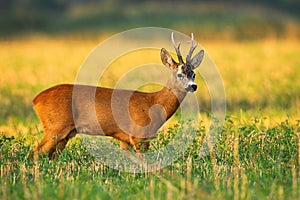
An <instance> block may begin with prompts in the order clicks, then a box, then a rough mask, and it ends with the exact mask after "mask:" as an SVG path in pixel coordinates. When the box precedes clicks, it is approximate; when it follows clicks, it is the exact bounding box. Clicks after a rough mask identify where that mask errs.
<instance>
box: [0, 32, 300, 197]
mask: <svg viewBox="0 0 300 200" xmlns="http://www.w3.org/2000/svg"><path fill="white" fill-rule="evenodd" d="M104 38H105V37H99V38H96V39H78V38H77V39H76V38H70V37H57V38H49V37H44V36H39V37H32V38H30V37H29V38H26V39H13V40H5V41H1V42H0V55H1V57H0V59H1V66H0V67H1V71H2V76H1V78H0V105H1V109H0V132H1V136H0V144H1V145H0V198H1V199H53V198H56V199H66V198H72V199H85V198H93V199H133V198H141V199H199V198H205V199H289V198H292V199H300V154H299V152H300V118H299V116H300V113H299V111H300V99H299V98H300V79H299V75H300V68H299V66H300V62H299V59H298V55H299V54H300V41H299V40H297V39H280V40H277V39H264V40H255V41H244V42H236V41H233V40H226V41H216V40H213V41H203V42H204V43H202V45H203V46H204V47H205V49H206V51H207V52H208V53H209V55H210V56H211V57H212V58H213V59H214V61H215V63H216V65H217V66H218V67H219V70H220V73H221V75H222V78H223V81H224V84H225V90H226V95H227V105H228V111H227V114H228V116H227V118H226V122H225V124H224V126H223V127H219V134H218V140H217V142H216V145H215V147H214V149H213V151H212V152H210V154H209V155H207V156H204V157H200V156H199V149H200V147H201V145H202V142H203V138H204V135H205V134H206V133H207V130H208V128H209V123H210V118H209V108H210V106H209V104H210V97H209V93H208V92H207V89H206V87H205V84H204V82H203V81H202V80H201V78H200V77H199V76H198V77H197V79H198V80H197V81H198V83H199V85H200V87H199V92H198V93H197V96H198V98H199V99H200V102H201V103H200V109H201V112H202V113H201V120H202V122H201V124H200V125H199V130H198V131H197V137H196V138H195V139H194V141H193V143H192V144H191V145H190V146H189V148H188V150H187V151H186V152H185V153H184V154H183V155H182V156H180V158H179V159H178V160H177V161H176V162H174V163H173V164H171V165H170V166H167V167H166V168H164V169H163V170H160V171H157V172H154V173H144V174H131V173H125V172H119V171H117V170H114V169H111V168H108V167H106V166H104V165H103V164H101V163H99V162H98V161H97V160H95V158H93V156H92V155H90V154H89V152H88V151H87V149H85V147H84V145H83V144H82V141H81V140H80V138H76V139H74V140H72V141H71V143H70V144H69V145H68V147H67V149H66V150H65V151H64V152H63V153H62V155H61V156H60V157H58V158H57V159H56V160H54V161H50V162H49V161H48V160H47V159H46V158H43V159H41V160H39V161H38V163H34V162H32V161H31V160H30V159H28V157H29V155H30V152H31V151H32V149H33V148H34V146H35V145H36V144H37V142H38V141H39V139H40V138H41V136H42V134H43V130H42V128H41V125H40V123H39V121H38V119H37V117H36V116H35V114H34V112H33V110H32V105H31V101H32V99H33V98H34V96H35V95H36V94H37V93H38V92H40V91H41V90H43V89H46V88H48V87H50V86H52V85H54V84H58V83H72V82H74V78H75V76H76V73H77V70H78V69H79V66H80V65H81V63H82V62H83V61H84V59H85V57H86V56H87V55H88V53H89V52H90V51H91V49H92V48H94V47H95V46H96V45H97V44H98V43H99V42H100V41H102V40H103V39H104ZM200 42H201V41H200ZM141 53H142V54H143V56H140V57H138V58H136V59H135V60H133V59H132V58H130V56H129V57H124V58H121V59H120V60H118V61H117V62H115V63H114V65H116V67H115V68H113V69H115V70H116V71H115V72H113V73H110V74H118V73H117V72H118V69H119V68H122V69H123V70H124V67H125V69H126V66H127V65H128V64H127V63H129V62H130V63H131V65H134V64H135V63H137V64H138V63H143V62H144V60H147V56H153V55H150V54H149V53H147V52H146V53H143V52H141ZM142 57H143V58H142ZM157 57H158V59H159V55H157ZM119 65H120V66H119ZM109 78H110V79H112V78H113V77H109ZM115 78H117V77H115ZM107 85H108V86H109V82H107ZM179 128H180V125H178V124H174V123H172V124H170V125H169V126H168V128H163V129H162V130H161V131H160V133H159V134H158V136H157V138H156V139H154V140H153V141H152V142H151V150H155V149H157V148H160V147H162V146H164V145H165V144H167V143H168V142H169V141H170V140H171V139H172V138H173V137H174V132H176V131H175V130H178V129H179Z"/></svg>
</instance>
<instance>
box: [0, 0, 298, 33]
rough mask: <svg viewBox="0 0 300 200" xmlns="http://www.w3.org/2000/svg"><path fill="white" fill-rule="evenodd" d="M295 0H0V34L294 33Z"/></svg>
mask: <svg viewBox="0 0 300 200" xmlns="http://www.w3.org/2000/svg"><path fill="white" fill-rule="evenodd" d="M299 10H300V2H299V1H298V0H230V1H220V0H209V1H208V0H202V1H197V0H181V1H180V0H169V1H168V0H167V1H159V0H150V1H146V0H131V1H130V0H123V1H122V0H100V1H99V0H43V1H39V0H0V12H1V18H0V27H1V28H0V34H1V36H2V37H10V36H18V35H23V34H32V33H43V34H71V35H74V34H78V35H85V34H89V35H92V36H95V35H99V34H103V33H111V32H119V31H122V30H127V29H131V28H135V27H140V26H159V27H166V28H172V29H176V30H180V31H187V32H189V31H190V29H193V31H196V30H197V31H199V32H200V31H201V36H202V37H203V38H222V39H261V38H266V37H275V38H285V37H299V32H300V31H299V26H298V21H299V17H300V12H299Z"/></svg>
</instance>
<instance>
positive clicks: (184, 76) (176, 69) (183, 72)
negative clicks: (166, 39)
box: [161, 32, 204, 92]
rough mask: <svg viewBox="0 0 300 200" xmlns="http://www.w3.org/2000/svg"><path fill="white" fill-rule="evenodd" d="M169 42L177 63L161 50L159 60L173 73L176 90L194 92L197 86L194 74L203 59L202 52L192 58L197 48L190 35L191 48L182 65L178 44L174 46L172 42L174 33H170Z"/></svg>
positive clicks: (164, 50)
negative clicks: (172, 47)
mask: <svg viewBox="0 0 300 200" xmlns="http://www.w3.org/2000/svg"><path fill="white" fill-rule="evenodd" d="M171 41H172V43H173V46H174V48H175V51H176V54H177V57H178V63H177V62H176V61H175V60H174V59H173V58H172V56H171V55H170V54H169V52H168V51H167V50H166V49H164V48H162V50H161V60H162V62H163V64H164V65H165V66H166V67H168V68H169V69H171V70H172V71H173V73H172V74H173V82H174V84H175V85H176V88H177V89H179V90H182V91H186V92H195V91H196V90H197V84H196V83H195V82H194V80H195V76H196V74H195V72H194V71H193V70H194V69H196V68H197V67H198V66H199V65H200V64H201V62H202V60H203V57H204V51H203V50H200V51H199V52H198V53H197V54H196V55H195V56H194V57H193V58H192V55H193V52H194V50H195V49H196V47H197V44H195V43H194V35H193V33H192V34H191V41H190V43H191V46H190V51H189V53H188V55H187V56H186V62H185V63H184V61H183V59H182V55H181V53H180V43H178V45H176V43H175V40H174V33H173V32H172V35H171Z"/></svg>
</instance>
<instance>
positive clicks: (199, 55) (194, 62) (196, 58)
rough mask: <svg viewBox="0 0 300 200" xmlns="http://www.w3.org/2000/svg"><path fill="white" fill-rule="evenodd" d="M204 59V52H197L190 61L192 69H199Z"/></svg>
mask: <svg viewBox="0 0 300 200" xmlns="http://www.w3.org/2000/svg"><path fill="white" fill-rule="evenodd" d="M203 57H204V51H203V50H201V51H199V53H197V54H196V55H195V56H194V57H193V59H192V60H191V65H192V67H193V69H196V68H197V67H199V65H200V64H201V62H202V60H203Z"/></svg>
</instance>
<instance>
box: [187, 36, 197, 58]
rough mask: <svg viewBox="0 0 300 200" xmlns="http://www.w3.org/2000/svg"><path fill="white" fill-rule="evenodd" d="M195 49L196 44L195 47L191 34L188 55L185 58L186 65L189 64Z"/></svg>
mask: <svg viewBox="0 0 300 200" xmlns="http://www.w3.org/2000/svg"><path fill="white" fill-rule="evenodd" d="M196 47H197V44H196V45H195V44H194V34H193V33H191V48H190V51H189V53H188V55H187V56H186V62H187V63H190V62H191V58H192V55H193V52H194V50H195V49H196Z"/></svg>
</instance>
